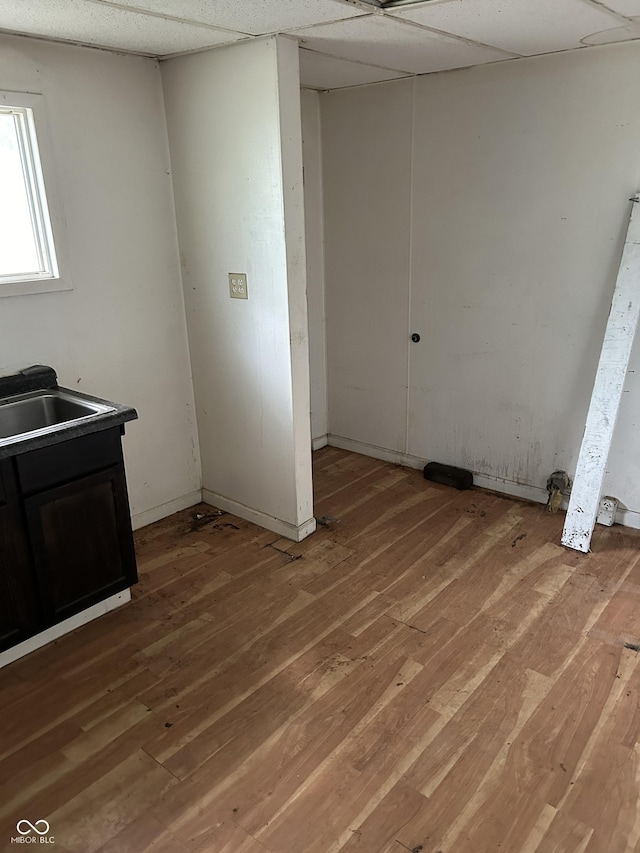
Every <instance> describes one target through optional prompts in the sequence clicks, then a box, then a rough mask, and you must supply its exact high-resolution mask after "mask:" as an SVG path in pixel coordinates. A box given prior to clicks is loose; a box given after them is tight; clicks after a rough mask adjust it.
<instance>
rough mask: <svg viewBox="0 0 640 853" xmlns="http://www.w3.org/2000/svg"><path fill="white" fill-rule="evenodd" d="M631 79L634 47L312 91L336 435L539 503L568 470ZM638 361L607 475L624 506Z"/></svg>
mask: <svg viewBox="0 0 640 853" xmlns="http://www.w3.org/2000/svg"><path fill="white" fill-rule="evenodd" d="M639 75H640V45H638V44H637V43H634V44H626V45H616V46H611V47H606V48H599V49H593V50H586V51H582V50H581V51H576V52H573V53H566V54H558V55H554V56H545V57H541V58H535V59H529V60H522V61H517V62H509V63H501V64H496V65H490V66H484V67H479V68H474V69H467V70H463V71H456V72H447V73H443V74H433V75H428V76H425V77H421V78H417V79H416V80H415V81H411V80H408V81H407V80H403V81H397V82H394V83H390V84H380V85H376V86H368V87H361V88H357V89H352V90H346V91H337V92H332V93H328V94H323V95H321V106H322V125H323V150H324V197H325V240H326V258H325V263H326V288H327V324H328V333H327V338H328V358H329V368H328V375H329V418H330V423H329V431H330V433H331V434H332V436H333V437H332V439H331V440H332V441H334V442H335V443H343V444H347V445H349V446H360V448H361V449H368V451H369V452H374V453H385V452H386V453H387V454H391V456H393V455H394V454H396V455H397V458H400V457H402V458H405V459H406V460H408V461H414V462H415V463H416V464H418V462H419V461H420V460H423V459H435V460H438V461H442V462H446V463H450V464H454V465H459V466H462V467H465V468H470V469H472V470H473V471H474V472H476V474H479V475H480V477H479V481H480V482H481V483H482V484H484V485H494V486H495V487H496V488H502V489H504V490H505V491H514V492H516V493H517V492H518V491H520V493H526V494H530V495H531V496H538V497H542V496H543V495H545V492H544V486H545V482H546V478H547V476H548V475H549V473H550V472H551V471H553V470H554V469H556V468H564V469H566V470H567V471H568V472H569V473H570V474H571V475H573V473H574V471H575V464H576V461H577V455H578V451H579V446H580V440H581V436H582V432H583V428H584V423H585V418H586V412H587V408H588V404H589V399H590V394H591V388H592V384H593V378H594V374H595V369H596V365H597V361H598V355H599V351H600V345H601V342H602V337H603V333H604V329H605V325H606V320H607V314H608V310H609V304H610V300H611V296H612V292H613V287H614V284H615V278H616V272H617V267H618V263H619V259H620V252H621V248H622V243H623V240H624V234H625V230H626V222H627V218H628V215H629V202H628V201H627V200H628V199H629V197H630V196H631V195H632V194H633V193H634V192H635V190H636V188H637V186H638V180H639V168H638V167H639V164H640V101H639V100H638V98H637V86H636V82H635V81H636V80H637V79H638V76H639ZM412 331H416V332H418V333H420V334H421V336H422V340H421V342H420V343H419V344H410V343H409V340H408V339H409V334H410V332H412ZM638 350H639V346H636V350H635V353H634V357H633V360H634V364H632V370H633V369H635V371H636V372H635V373H630V375H629V381H628V383H627V391H628V393H627V394H625V398H624V402H623V408H622V411H621V415H620V421H619V425H618V430H617V434H616V438H615V442H614V447H613V449H612V453H611V457H610V461H609V472H608V474H607V478H606V481H605V491H606V492H607V493H609V494H613V495H615V496H617V497H618V498H619V499H620V500H621V501H622V502H623V504H624V505H626V506H627V507H628V508H630V509H632V510H634V511H636V512H639V511H640V450H638V442H637V425H638V420H639V418H640V388H639V387H638V381H639V380H638V379H637V378H636V377H637V372H638V370H639V368H640V364H639V358H640V352H638ZM354 442H355V443H356V444H354ZM367 446H368V447H367ZM376 448H377V449H376ZM627 520H628V521H631V522H632V523H633V520H632V519H631V518H629V517H628V518H627ZM637 520H638V519H636V521H637Z"/></svg>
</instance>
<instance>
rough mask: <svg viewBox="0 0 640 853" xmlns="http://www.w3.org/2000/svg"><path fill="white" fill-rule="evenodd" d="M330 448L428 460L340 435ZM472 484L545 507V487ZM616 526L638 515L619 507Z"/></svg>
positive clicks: (411, 461)
mask: <svg viewBox="0 0 640 853" xmlns="http://www.w3.org/2000/svg"><path fill="white" fill-rule="evenodd" d="M328 444H329V446H330V447H340V448H342V449H343V450H351V451H352V452H353V453H361V454H362V455H363V456H372V457H373V458H374V459H381V460H382V461H383V462H393V463H394V464H396V465H404V466H405V467H407V468H424V466H425V465H426V464H427V462H428V461H429V460H428V459H420V458H419V457H418V456H411V454H409V453H401V452H400V451H399V450H389V449H388V448H386V447H377V446H376V445H375V444H365V443H364V442H362V441H354V440H353V439H352V438H343V437H342V436H339V435H331V434H329V436H328ZM473 484H474V486H478V487H479V488H481V489H491V491H494V492H499V493H500V494H503V495H509V496H511V497H514V498H521V499H523V500H527V501H534V502H535V503H541V504H546V502H547V500H548V498H549V494H548V492H547V489H546V487H542V486H529V485H527V484H525V483H516V482H515V481H514V480H505V479H504V478H502V477H493V476H492V475H490V474H477V473H476V472H475V471H474V473H473ZM568 503H569V501H568V499H567V498H565V500H564V501H563V502H562V509H564V510H566V508H567V505H568ZM616 524H623V525H625V527H633V528H635V529H638V530H640V512H637V511H636V510H631V509H622V508H619V509H618V511H617V513H616Z"/></svg>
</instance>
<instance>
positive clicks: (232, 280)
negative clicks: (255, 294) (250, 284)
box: [229, 272, 249, 299]
mask: <svg viewBox="0 0 640 853" xmlns="http://www.w3.org/2000/svg"><path fill="white" fill-rule="evenodd" d="M229 296H230V297H231V298H232V299H248V298H249V293H248V291H247V274H246V273H244V272H230V273H229Z"/></svg>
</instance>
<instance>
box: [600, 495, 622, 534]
mask: <svg viewBox="0 0 640 853" xmlns="http://www.w3.org/2000/svg"><path fill="white" fill-rule="evenodd" d="M617 509H618V499H617V498H612V497H611V496H610V495H605V497H603V498H600V506H599V507H598V517H597V518H596V522H597V523H598V524H604V525H606V526H607V527H611V525H612V524H614V523H615V520H616V510H617Z"/></svg>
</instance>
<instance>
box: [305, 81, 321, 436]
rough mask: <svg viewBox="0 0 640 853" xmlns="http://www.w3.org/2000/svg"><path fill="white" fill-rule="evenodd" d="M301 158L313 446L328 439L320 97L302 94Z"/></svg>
mask: <svg viewBox="0 0 640 853" xmlns="http://www.w3.org/2000/svg"><path fill="white" fill-rule="evenodd" d="M301 107H302V157H303V162H304V221H305V235H306V245H307V304H308V309H309V373H310V381H311V437H312V438H313V441H314V445H315V446H322V445H323V444H324V443H325V442H326V438H327V431H328V426H327V348H326V328H325V293H324V221H323V199H322V143H321V134H320V96H319V93H318V92H316V91H313V90H312V89H303V90H302V92H301Z"/></svg>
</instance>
